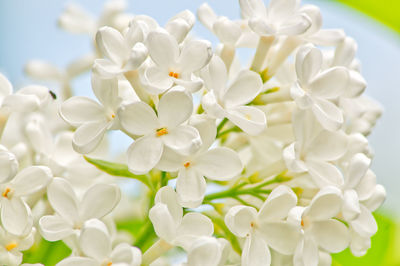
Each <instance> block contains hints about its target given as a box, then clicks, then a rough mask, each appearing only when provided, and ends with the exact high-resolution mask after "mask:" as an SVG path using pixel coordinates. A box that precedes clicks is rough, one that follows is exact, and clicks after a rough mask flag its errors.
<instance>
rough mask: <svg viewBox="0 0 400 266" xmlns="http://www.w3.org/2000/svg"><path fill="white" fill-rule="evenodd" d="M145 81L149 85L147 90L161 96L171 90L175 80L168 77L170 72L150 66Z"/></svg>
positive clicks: (145, 73)
mask: <svg viewBox="0 0 400 266" xmlns="http://www.w3.org/2000/svg"><path fill="white" fill-rule="evenodd" d="M144 79H145V80H146V82H147V83H148V84H147V86H146V89H147V90H148V91H149V92H150V93H153V94H161V93H163V92H165V91H166V90H168V89H169V88H171V86H172V85H173V83H174V79H173V78H171V77H170V76H169V75H168V70H164V69H163V68H160V67H158V66H150V67H148V68H147V69H146V70H145V72H144Z"/></svg>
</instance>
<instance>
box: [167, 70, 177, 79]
mask: <svg viewBox="0 0 400 266" xmlns="http://www.w3.org/2000/svg"><path fill="white" fill-rule="evenodd" d="M168 75H169V76H170V77H174V78H176V79H177V78H179V74H178V73H176V72H173V71H171V72H169V74H168Z"/></svg>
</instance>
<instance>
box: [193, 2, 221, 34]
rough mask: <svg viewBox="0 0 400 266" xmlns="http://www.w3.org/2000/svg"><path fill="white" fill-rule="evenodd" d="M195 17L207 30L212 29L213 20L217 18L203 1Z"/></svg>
mask: <svg viewBox="0 0 400 266" xmlns="http://www.w3.org/2000/svg"><path fill="white" fill-rule="evenodd" d="M197 18H198V19H199V21H200V22H201V24H203V25H204V26H206V27H207V29H208V30H210V31H212V28H213V25H214V22H215V21H216V20H217V15H216V14H215V12H214V10H212V8H211V7H210V6H209V5H208V4H207V3H203V4H202V5H201V6H200V7H199V8H198V9H197Z"/></svg>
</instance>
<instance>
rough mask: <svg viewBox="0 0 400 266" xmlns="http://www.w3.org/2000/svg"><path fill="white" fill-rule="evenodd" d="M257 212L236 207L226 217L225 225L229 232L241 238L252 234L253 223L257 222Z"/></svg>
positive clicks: (252, 209)
mask: <svg viewBox="0 0 400 266" xmlns="http://www.w3.org/2000/svg"><path fill="white" fill-rule="evenodd" d="M256 216H257V210H256V209H254V208H253V207H248V206H234V207H232V208H230V209H229V211H228V213H227V214H226V215H225V224H226V226H228V228H229V230H230V231H231V232H232V233H234V234H235V235H237V236H239V237H245V236H246V235H247V234H249V233H250V230H251V223H252V222H253V221H255V219H256Z"/></svg>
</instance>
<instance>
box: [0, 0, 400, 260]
mask: <svg viewBox="0 0 400 266" xmlns="http://www.w3.org/2000/svg"><path fill="white" fill-rule="evenodd" d="M70 2H71V1H69V0H62V1H61V0H59V1H54V0H35V1H27V0H13V1H0V72H2V73H4V74H5V75H6V76H7V77H8V78H9V79H10V81H11V82H12V83H13V84H14V86H15V88H19V87H21V86H24V85H26V84H28V83H31V82H32V80H29V79H28V78H27V77H26V76H25V75H24V73H23V67H24V64H25V63H26V62H27V61H28V60H31V59H43V60H46V61H49V62H52V63H54V64H55V65H57V66H59V67H60V68H63V67H64V66H66V65H67V64H68V63H70V62H71V61H72V60H73V59H76V58H78V57H80V56H82V55H85V54H87V53H88V52H90V51H91V45H92V44H91V41H90V38H89V37H88V36H86V35H71V34H69V33H67V32H64V31H61V30H60V29H59V28H58V27H57V18H58V15H59V14H60V13H61V12H62V10H63V8H64V7H65V5H66V4H67V3H70ZM75 2H76V3H79V4H80V5H81V6H82V7H83V8H84V9H85V10H87V11H89V12H90V13H92V14H93V16H94V17H96V16H97V15H98V14H99V13H100V12H101V10H102V8H103V1H95V0H80V1H75ZM127 2H128V9H127V11H128V12H131V13H133V14H146V15H150V16H152V17H154V18H156V19H157V20H158V22H159V23H160V24H161V25H163V24H164V23H165V22H166V21H167V20H168V19H169V18H170V17H172V16H173V15H175V14H176V13H178V12H179V11H182V10H183V9H189V10H191V11H192V12H194V13H195V12H196V9H197V7H198V6H199V5H200V4H202V3H203V2H204V0H191V1H187V0H168V1H160V0H146V1H138V0H127ZM208 3H209V4H210V6H211V7H212V8H214V10H215V11H216V12H217V14H223V15H225V16H228V17H230V18H238V17H239V5H238V3H237V1H235V0H217V1H215V0H214V1H208ZM302 3H303V4H315V5H317V6H319V7H320V9H321V13H322V15H323V18H324V27H325V28H343V29H344V30H345V32H346V34H347V35H349V36H351V37H353V38H354V39H355V40H356V41H357V43H358V53H357V57H358V58H359V59H360V61H361V63H362V74H363V75H364V77H365V79H366V80H367V82H368V88H367V90H366V94H367V95H370V96H372V97H373V98H374V99H376V100H378V101H379V102H380V103H381V104H382V106H383V107H384V110H385V112H384V115H383V117H382V118H381V119H380V120H379V121H378V123H377V125H376V128H375V129H374V130H373V133H372V134H371V135H370V136H369V140H370V142H371V146H372V147H373V149H374V151H375V158H374V160H373V165H372V168H373V170H374V171H375V173H376V174H377V177H378V181H379V183H381V184H383V185H384V186H385V188H386V190H387V194H388V196H387V200H386V202H385V204H384V205H383V207H382V208H381V209H380V211H378V212H377V214H376V217H377V220H378V222H379V225H380V228H379V232H378V234H377V235H376V236H375V237H374V238H373V243H372V249H371V251H370V252H369V253H368V254H367V255H366V256H364V257H362V258H353V257H352V256H351V255H350V253H349V252H348V251H345V252H343V253H342V254H339V255H336V256H335V257H334V263H335V265H346V266H347V265H393V266H394V265H400V229H399V228H400V227H399V217H400V171H398V170H399V169H397V167H398V166H399V163H400V122H399V120H400V119H399V117H400V103H399V102H400V1H399V0H381V1H377V0H340V1H335V0H307V1H306V0H303V1H302ZM194 34H196V35H198V36H200V37H204V38H207V39H210V40H212V41H214V42H215V41H216V38H215V37H214V36H212V35H211V34H210V33H209V32H208V31H207V30H206V29H205V28H204V27H203V26H202V25H201V24H200V23H197V24H196V25H195V28H194ZM73 88H74V91H75V94H79V95H90V94H91V90H90V79H89V76H88V75H84V76H81V77H79V78H77V79H75V80H74V82H73ZM396 97H399V99H397V98H396ZM120 137H121V136H118V138H120ZM119 140H120V139H119ZM126 141H128V142H129V140H127V139H126ZM115 149H116V151H115V152H117V151H118V147H116V148H115Z"/></svg>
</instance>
